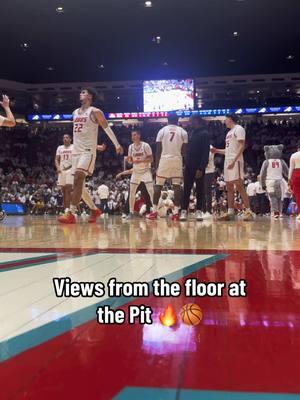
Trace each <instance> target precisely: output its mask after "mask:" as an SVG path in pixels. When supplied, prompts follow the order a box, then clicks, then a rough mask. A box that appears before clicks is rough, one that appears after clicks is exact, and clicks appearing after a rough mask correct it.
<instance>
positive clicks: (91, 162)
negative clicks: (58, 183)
mask: <svg viewBox="0 0 300 400" xmlns="http://www.w3.org/2000/svg"><path fill="white" fill-rule="evenodd" d="M95 163H96V154H95V153H89V152H86V153H80V154H73V155H72V175H75V172H76V171H82V172H84V173H85V175H93V172H94V169H95Z"/></svg>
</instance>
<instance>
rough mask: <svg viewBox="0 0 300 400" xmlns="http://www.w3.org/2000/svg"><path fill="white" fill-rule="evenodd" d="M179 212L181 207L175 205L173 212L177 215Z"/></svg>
mask: <svg viewBox="0 0 300 400" xmlns="http://www.w3.org/2000/svg"><path fill="white" fill-rule="evenodd" d="M178 213H179V207H176V206H175V207H174V209H173V214H174V215H176V214H178Z"/></svg>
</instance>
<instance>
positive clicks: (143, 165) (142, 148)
mask: <svg viewBox="0 0 300 400" xmlns="http://www.w3.org/2000/svg"><path fill="white" fill-rule="evenodd" d="M131 139H132V144H131V145H130V146H129V149H128V157H127V161H128V163H129V164H132V165H133V172H132V175H131V179H130V194H129V211H130V214H129V217H132V216H133V214H134V203H135V195H136V192H137V188H138V186H139V185H140V183H141V182H144V184H145V186H146V188H147V192H148V194H149V197H150V199H151V202H152V199H153V178H152V172H151V163H152V162H153V155H152V149H151V147H150V145H149V144H148V143H146V142H143V141H141V132H140V131H139V130H134V131H132V133H131Z"/></svg>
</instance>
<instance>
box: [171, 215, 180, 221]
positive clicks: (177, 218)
mask: <svg viewBox="0 0 300 400" xmlns="http://www.w3.org/2000/svg"><path fill="white" fill-rule="evenodd" d="M171 220H172V221H179V214H173V215H172V217H171Z"/></svg>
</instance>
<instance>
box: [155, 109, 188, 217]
mask: <svg viewBox="0 0 300 400" xmlns="http://www.w3.org/2000/svg"><path fill="white" fill-rule="evenodd" d="M187 143H188V134H187V132H186V131H185V130H184V129H183V128H181V127H180V126H178V116H177V114H176V113H170V114H169V116H168V125H167V126H165V127H164V128H162V129H161V130H160V131H159V132H158V135H157V138H156V160H155V161H156V167H157V170H156V185H155V188H154V197H153V212H152V213H151V214H149V215H148V216H147V218H149V219H152V220H155V219H157V216H158V213H157V208H158V202H159V199H160V195H161V191H162V188H163V185H164V184H165V182H166V180H171V181H172V184H173V190H174V204H175V206H174V209H173V216H172V219H173V220H175V221H178V220H179V215H178V213H179V206H180V201H181V186H180V185H181V183H182V176H183V160H182V155H183V154H184V153H185V150H186V145H187Z"/></svg>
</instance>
